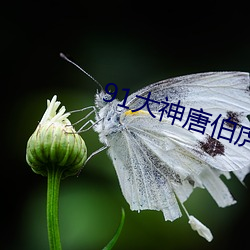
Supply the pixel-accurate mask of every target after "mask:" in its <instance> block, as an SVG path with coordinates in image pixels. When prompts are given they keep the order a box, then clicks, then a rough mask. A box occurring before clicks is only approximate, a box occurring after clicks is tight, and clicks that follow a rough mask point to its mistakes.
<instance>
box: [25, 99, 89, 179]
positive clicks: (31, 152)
mask: <svg viewBox="0 0 250 250" xmlns="http://www.w3.org/2000/svg"><path fill="white" fill-rule="evenodd" d="M47 105H48V107H47V110H46V111H45V113H44V115H43V117H42V120H41V122H40V123H39V124H38V126H37V128H36V130H35V132H34V133H33V134H32V135H31V137H30V138H29V140H28V143H27V151H26V160H27V163H28V164H29V165H30V167H31V168H32V170H33V171H34V172H35V173H37V174H41V175H43V176H47V174H48V171H49V170H50V168H54V169H55V168H58V169H57V170H59V171H62V177H67V176H70V175H75V174H77V173H78V172H79V170H80V169H81V167H82V166H83V164H84V162H85V160H86V158H87V148H86V145H85V143H84V141H83V139H82V138H81V136H80V135H79V134H77V133H76V131H75V130H74V128H73V127H72V125H71V123H70V121H69V120H68V119H67V117H68V116H69V115H70V113H65V111H66V109H65V107H64V106H63V107H61V109H60V110H59V112H58V113H56V111H57V109H58V107H59V105H60V102H58V101H56V96H54V97H53V98H52V100H51V102H50V101H49V100H48V101H47Z"/></svg>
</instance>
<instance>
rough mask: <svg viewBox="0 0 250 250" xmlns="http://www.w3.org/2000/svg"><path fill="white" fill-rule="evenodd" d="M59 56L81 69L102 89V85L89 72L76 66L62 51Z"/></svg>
mask: <svg viewBox="0 0 250 250" xmlns="http://www.w3.org/2000/svg"><path fill="white" fill-rule="evenodd" d="M60 57H61V58H62V59H64V60H66V61H67V62H69V63H71V64H73V65H74V66H75V67H77V68H78V69H79V70H81V71H82V72H83V73H84V74H85V75H87V76H88V77H89V78H91V79H92V80H93V81H94V82H95V83H97V85H98V86H99V87H100V88H101V90H103V87H102V85H101V84H100V83H99V82H98V81H97V80H96V79H95V78H94V77H93V76H91V75H90V74H89V73H87V72H86V71H85V70H84V69H82V68H81V67H80V66H78V65H77V64H76V63H74V62H73V61H71V60H70V59H69V58H68V57H67V56H65V55H64V54H63V53H60Z"/></svg>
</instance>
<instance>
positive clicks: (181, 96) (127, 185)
mask: <svg viewBox="0 0 250 250" xmlns="http://www.w3.org/2000/svg"><path fill="white" fill-rule="evenodd" d="M109 94H110V92H109V91H106V92H105V91H104V90H103V89H101V91H100V92H97V94H96V96H95V108H94V110H95V114H96V117H95V120H96V121H95V122H92V125H93V129H94V131H96V132H97V133H98V134H99V140H100V142H101V143H103V145H104V147H103V148H102V149H104V148H105V149H106V148H107V151H108V155H109V156H110V158H111V160H112V162H113V165H114V167H115V170H116V173H117V176H118V179H119V184H120V187H121V191H122V193H123V195H124V197H125V199H126V201H127V202H128V203H129V205H130V208H131V210H137V211H141V210H146V209H149V210H160V211H162V212H163V215H164V218H165V220H166V221H167V220H169V221H174V220H175V219H177V218H179V217H180V216H181V215H182V213H181V209H180V206H182V207H183V209H184V211H185V213H186V214H187V216H188V218H189V223H190V225H191V227H192V229H194V230H196V231H197V232H198V233H199V234H200V235H201V236H203V237H204V238H206V239H207V240H208V241H211V240H212V238H213V236H212V234H211V232H210V230H209V229H208V228H207V227H206V226H205V225H203V224H202V223H201V222H200V221H198V220H197V219H196V218H195V217H193V216H192V215H189V213H188V212H187V210H186V208H185V206H184V204H183V203H184V202H185V201H186V200H187V199H188V198H189V196H190V194H191V193H192V191H193V190H194V189H195V188H197V187H199V188H204V189H206V190H207V191H208V192H209V193H210V195H211V196H212V197H213V199H214V200H215V202H216V203H217V204H218V206H219V207H226V206H229V205H232V204H234V203H235V200H234V198H233V197H232V195H231V194H230V192H229V190H228V188H227V186H226V185H225V183H224V182H223V181H222V179H221V178H220V176H222V175H224V176H225V177H226V178H230V175H231V173H233V174H234V175H235V176H236V177H237V178H238V179H239V181H241V182H243V180H244V178H245V176H246V175H247V174H248V173H249V172H250V122H249V120H248V117H247V116H248V115H249V113H250V83H249V74H248V73H244V72H208V73H198V74H191V75H186V76H181V77H175V78H170V79H167V80H163V81H159V82H156V83H153V84H151V85H149V86H146V87H144V88H142V89H140V90H138V91H137V92H135V93H133V94H131V95H128V96H126V105H124V103H125V101H124V100H123V101H119V100H117V99H114V98H112V101H107V100H108V99H109V98H110V95H109ZM149 96H150V99H149V98H148V97H149ZM113 99H114V100H113ZM145 100H147V101H148V102H147V105H145ZM166 103H168V109H164V105H165V104H166ZM171 104H172V110H171V111H170V107H171ZM178 105H179V106H178ZM178 107H182V110H183V108H185V111H187V112H182V113H181V115H180V110H181V109H180V110H179V109H178ZM190 110H191V111H192V112H191V111H190ZM159 111H161V112H159ZM178 112H179V113H178ZM171 114H172V115H171ZM174 114H175V115H174ZM178 114H179V116H178ZM180 117H181V119H180ZM184 124H186V125H185V126H184ZM205 125H206V126H205ZM102 149H101V150H102ZM101 150H98V151H97V152H99V151H101Z"/></svg>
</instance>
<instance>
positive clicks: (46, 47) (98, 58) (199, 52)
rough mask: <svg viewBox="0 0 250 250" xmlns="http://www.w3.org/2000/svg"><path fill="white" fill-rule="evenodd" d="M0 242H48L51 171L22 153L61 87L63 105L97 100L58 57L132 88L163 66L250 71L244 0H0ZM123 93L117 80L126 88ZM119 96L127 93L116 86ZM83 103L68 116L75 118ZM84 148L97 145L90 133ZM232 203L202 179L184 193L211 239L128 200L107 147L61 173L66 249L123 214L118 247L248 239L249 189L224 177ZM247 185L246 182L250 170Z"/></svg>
mask: <svg viewBox="0 0 250 250" xmlns="http://www.w3.org/2000/svg"><path fill="white" fill-rule="evenodd" d="M1 5H2V6H1V10H0V11H1V15H0V16H1V20H0V21H1V22H0V23H1V26H0V28H1V30H0V32H1V39H0V40H1V52H2V53H1V57H0V60H1V76H2V77H1V87H2V91H1V93H2V98H1V107H2V108H1V114H2V120H1V132H2V138H3V139H2V150H1V152H2V157H1V158H2V166H1V168H2V171H3V172H2V178H1V180H2V182H1V183H2V188H1V194H2V197H3V198H2V202H1V206H2V209H1V211H2V223H1V225H2V228H1V229H2V230H1V232H2V233H1V237H2V239H1V244H3V248H2V249H26V250H30V249H36V250H40V249H41V250H44V249H48V242H47V231H46V214H45V205H46V178H44V177H42V176H39V175H36V174H34V173H33V172H32V171H31V169H30V168H29V166H28V165H27V163H26V161H25V151H26V143H27V140H28V138H29V136H30V135H31V134H32V133H33V131H34V130H35V128H36V126H37V124H38V121H39V120H40V119H41V116H42V114H43V113H44V111H45V108H46V99H51V98H52V96H53V95H54V94H57V95H58V99H59V100H60V101H61V102H62V103H63V105H65V106H66V108H67V110H73V109H79V108H82V107H86V106H90V105H93V101H94V94H95V92H96V88H97V85H96V84H95V83H94V82H93V81H92V80H91V79H90V78H88V77H87V76H85V75H84V74H82V73H81V72H80V71H78V70H77V69H76V68H75V67H73V66H72V65H70V64H68V63H66V62H65V61H64V60H62V59H61V58H60V57H59V53H60V52H64V53H65V54H67V55H69V56H70V57H71V59H73V60H74V61H75V62H76V63H78V64H79V65H80V66H81V67H83V68H84V69H85V70H86V71H87V72H88V73H90V74H91V75H93V76H94V77H95V78H96V79H97V80H98V81H99V82H101V83H102V84H103V85H104V86H105V85H106V84H107V83H109V82H114V83H116V84H117V85H118V87H119V89H121V88H130V89H131V92H132V91H136V90H137V89H139V88H141V87H143V86H146V85H147V84H150V83H152V82H155V81H159V80H163V79H166V78H168V77H173V76H179V75H183V74H191V73H196V72H205V71H220V70H239V71H247V72H248V71H249V68H250V60H249V59H250V58H249V56H250V43H249V42H250V41H249V40H250V39H249V15H248V6H247V5H246V6H244V5H242V4H240V2H233V3H229V2H228V3H227V5H218V3H217V2H215V1H209V2H205V3H202V4H199V2H198V3H197V2H195V4H194V5H192V4H191V3H190V2H188V4H185V5H183V4H182V3H181V2H177V3H176V4H173V3H171V4H170V2H159V3H158V2H156V1H153V2H149V1H147V2H146V1H145V2H135V1H113V2H106V1H102V2H96V1H92V2H82V3H80V4H79V3H78V2H74V1H68V2H66V1H65V2H60V1H50V2H46V1H41V2H40V3H37V2H33V3H31V2H24V1H19V2H11V3H9V4H7V3H5V4H1ZM120 94H121V92H120ZM120 96H122V95H120ZM81 116H82V114H79V115H75V116H72V118H71V120H72V121H76V120H77V119H79V117H81ZM82 136H83V138H84V140H85V142H86V144H87V147H88V152H89V154H90V153H91V152H93V151H94V150H96V149H98V148H100V147H101V144H100V143H99V142H98V138H97V136H96V135H95V134H94V132H92V131H89V132H87V133H84V134H83V135H82ZM225 182H226V183H227V185H228V186H229V188H230V190H231V192H232V194H233V195H234V196H235V198H236V199H237V201H238V202H237V204H236V205H234V206H231V207H228V208H224V209H222V208H218V207H217V205H216V204H215V202H214V201H213V199H212V198H211V197H210V196H209V195H208V193H207V192H206V191H205V190H196V191H195V192H194V193H193V194H192V196H191V197H190V199H189V200H188V201H187V202H186V207H187V208H188V210H189V212H190V214H193V215H195V216H196V217H197V218H199V219H200V220H201V221H202V222H204V224H206V225H207V226H208V227H209V228H210V229H211V231H212V233H213V235H214V240H213V241H212V242H211V243H208V242H206V241H205V240H204V239H203V238H201V237H199V236H198V235H197V234H196V232H194V231H192V230H191V229H190V226H189V225H188V223H187V218H186V217H185V216H183V217H181V218H180V219H178V220H176V221H174V222H173V223H171V222H165V221H164V219H163V215H162V213H161V212H157V211H142V212H141V213H140V214H138V213H137V212H132V211H130V209H129V206H128V204H127V203H126V201H125V200H124V198H123V196H122V194H121V191H120V187H119V184H118V180H117V177H116V173H115V171H114V168H113V166H112V163H111V161H110V160H109V159H108V157H107V156H106V153H105V152H102V153H100V154H99V155H97V156H95V157H94V158H93V159H91V161H89V162H88V164H87V165H86V166H85V169H84V170H83V171H82V174H81V175H80V176H79V177H78V178H77V177H70V178H68V179H65V180H64V181H62V185H61V191H60V228H61V237H62V246H63V249H65V250H68V249H70V250H80V249H90V250H91V249H101V248H102V247H103V246H104V245H105V244H106V243H107V242H108V241H109V239H111V237H112V235H113V234H114V232H115V230H116V228H117V226H118V224H119V220H120V215H121V212H120V210H121V207H124V209H125V212H126V220H125V226H124V229H123V231H122V234H121V237H120V239H119V241H118V243H117V245H116V246H115V248H114V249H138V248H140V249H193V250H194V249H211V248H212V249H219V248H220V249H221V248H224V249H226V248H229V247H230V246H231V245H235V246H237V247H238V248H239V249H248V247H247V240H248V237H249V218H250V216H249V212H248V211H249V208H250V207H249V189H248V188H245V187H244V186H243V185H241V184H240V183H239V182H238V181H237V180H236V178H234V177H232V179H231V180H225ZM245 183H246V186H248V187H249V186H250V179H249V176H248V177H247V178H246V181H245Z"/></svg>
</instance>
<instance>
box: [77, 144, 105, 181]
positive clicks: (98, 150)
mask: <svg viewBox="0 0 250 250" xmlns="http://www.w3.org/2000/svg"><path fill="white" fill-rule="evenodd" d="M107 148H108V146H102V147H101V148H99V149H97V150H96V151H94V152H93V153H91V154H90V156H89V157H88V158H87V160H86V161H85V162H84V164H83V166H82V167H81V169H80V170H79V172H78V173H77V176H79V175H80V173H81V171H82V169H83V167H84V166H85V165H86V164H87V162H88V161H89V160H90V159H91V158H92V157H93V156H94V155H96V154H98V153H100V152H102V151H103V150H105V149H107Z"/></svg>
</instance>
